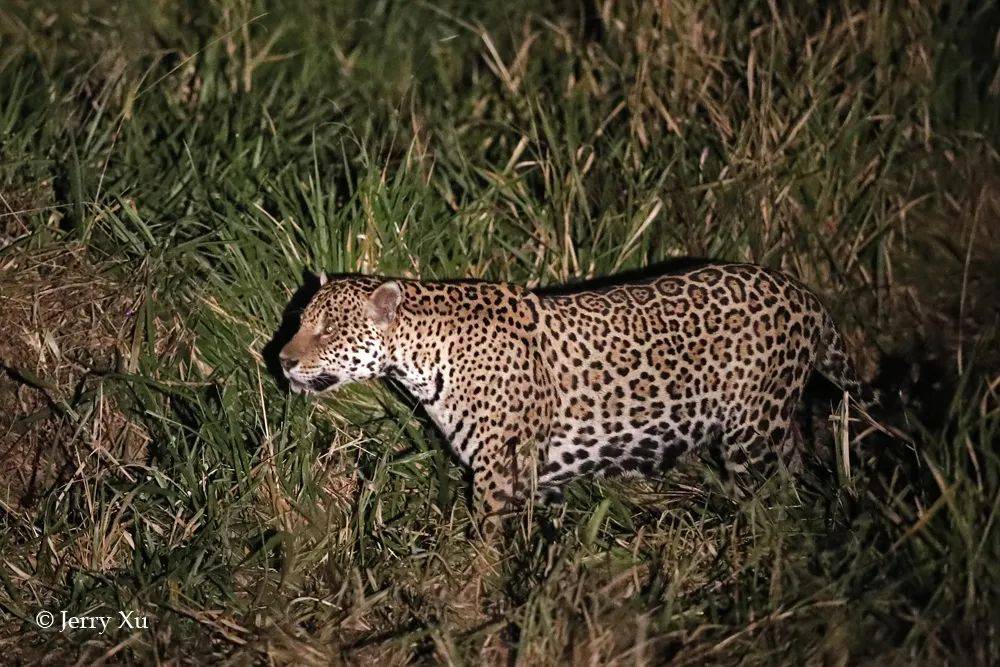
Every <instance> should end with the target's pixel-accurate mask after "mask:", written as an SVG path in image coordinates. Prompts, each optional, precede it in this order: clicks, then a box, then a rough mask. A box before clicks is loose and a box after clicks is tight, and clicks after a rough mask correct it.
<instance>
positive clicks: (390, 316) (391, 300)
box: [368, 282, 403, 331]
mask: <svg viewBox="0 0 1000 667" xmlns="http://www.w3.org/2000/svg"><path fill="white" fill-rule="evenodd" d="M402 300H403V290H402V289H400V287H399V283H397V282H387V283H382V284H381V285H379V286H378V288H377V289H376V290H375V291H374V292H372V293H371V296H369V297H368V316H369V317H370V318H372V321H373V322H374V323H375V326H376V327H378V328H379V329H381V330H382V331H385V330H386V329H388V328H389V326H390V325H391V324H392V323H393V322H395V321H396V311H397V310H398V309H399V303H400V301H402Z"/></svg>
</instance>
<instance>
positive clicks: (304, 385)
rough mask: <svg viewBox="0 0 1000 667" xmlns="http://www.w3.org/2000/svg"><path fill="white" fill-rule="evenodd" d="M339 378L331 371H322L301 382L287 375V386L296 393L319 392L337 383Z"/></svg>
mask: <svg viewBox="0 0 1000 667" xmlns="http://www.w3.org/2000/svg"><path fill="white" fill-rule="evenodd" d="M339 382H340V378H338V377H337V376H336V375H333V374H332V373H323V374H322V375H317V376H316V377H314V378H310V379H309V380H307V381H305V382H303V381H301V380H296V379H295V378H293V377H288V386H289V387H291V389H292V391H293V392H295V393H296V394H319V393H322V392H324V391H327V390H328V389H331V388H333V387H334V386H336V385H337V384H339Z"/></svg>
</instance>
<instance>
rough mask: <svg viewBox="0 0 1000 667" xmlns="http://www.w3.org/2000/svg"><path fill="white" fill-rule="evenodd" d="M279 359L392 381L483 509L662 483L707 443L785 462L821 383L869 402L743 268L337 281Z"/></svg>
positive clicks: (803, 312)
mask: <svg viewBox="0 0 1000 667" xmlns="http://www.w3.org/2000/svg"><path fill="white" fill-rule="evenodd" d="M280 356H281V363H282V366H283V368H284V372H285V375H286V377H287V378H288V380H289V382H290V384H291V386H292V388H293V389H295V390H297V391H307V392H319V391H326V390H331V389H334V388H336V387H339V386H341V385H343V384H345V383H348V382H353V381H357V380H363V379H366V378H374V377H380V376H389V377H393V378H396V379H398V380H399V382H401V383H402V384H403V385H404V386H405V387H406V388H407V389H408V390H409V391H410V392H411V393H412V394H413V396H414V397H416V398H417V399H418V400H419V401H421V402H422V403H423V405H424V406H425V408H426V410H427V413H428V414H429V415H430V416H431V417H432V418H433V419H434V421H435V422H436V423H437V425H438V427H440V429H441V431H442V432H443V433H444V434H445V435H446V436H447V438H448V441H449V442H450V444H451V447H452V449H453V451H454V453H455V454H456V455H457V457H458V458H459V459H460V460H461V461H462V462H463V463H465V464H466V465H467V466H469V467H470V468H471V469H472V473H473V480H474V486H475V491H476V493H477V495H478V496H479V498H481V500H482V502H483V503H484V504H485V509H486V511H487V512H497V511H500V510H503V509H504V508H505V507H506V506H508V505H509V504H510V503H511V502H512V501H514V500H517V499H520V498H523V497H524V496H525V495H527V494H528V493H529V492H530V491H542V492H545V491H550V492H558V489H559V486H560V485H561V484H563V483H565V482H566V481H568V480H570V479H573V478H575V477H579V476H581V475H587V474H596V475H605V476H610V475H621V474H641V475H656V474H658V473H661V472H662V471H665V470H667V469H669V468H671V467H672V466H673V465H674V464H675V462H676V461H677V460H678V459H679V458H680V457H681V456H684V455H686V454H689V453H691V452H695V451H698V450H699V449H700V448H706V447H711V448H713V449H714V450H715V451H718V452H719V453H720V454H721V455H722V458H723V462H724V464H725V466H724V468H725V470H728V471H730V472H738V471H744V470H746V469H747V468H749V467H750V466H752V465H754V464H756V463H760V462H763V463H768V462H771V461H774V460H775V459H777V458H778V457H783V456H786V455H789V454H790V452H791V450H792V443H793V438H792V437H791V434H790V426H791V419H792V415H793V411H794V409H795V407H796V405H797V403H798V401H799V398H800V395H801V393H802V389H803V386H804V384H805V382H806V380H807V378H808V376H809V374H810V373H811V372H812V371H813V370H817V371H819V372H821V373H822V374H824V375H826V376H827V377H828V378H829V379H830V380H832V381H833V382H834V383H836V384H838V385H840V386H841V387H842V388H843V389H845V390H847V391H849V392H852V393H853V394H854V395H855V396H857V397H859V398H860V396H861V392H862V386H861V384H860V383H859V382H858V380H857V378H856V377H855V373H854V371H853V369H852V367H851V364H850V362H849V360H848V356H847V354H846V351H845V350H844V347H843V343H842V340H841V337H840V335H839V334H838V332H837V330H836V327H835V326H834V324H833V322H832V320H831V318H830V315H829V313H828V312H827V310H826V309H825V308H824V307H823V306H822V305H821V303H820V301H819V300H818V299H817V298H816V296H814V295H813V294H812V293H811V292H809V291H808V290H807V289H806V288H804V287H803V286H801V285H800V284H798V283H797V282H795V281H793V280H792V279H790V278H788V277H786V276H784V275H782V274H779V273H776V272H772V271H769V270H766V269H764V268H761V267H759V266H754V265H748V264H727V265H713V266H708V267H704V268H700V269H697V270H692V271H688V272H686V273H680V274H673V275H665V276H661V277H658V278H655V279H653V280H650V281H646V282H642V283H630V284H623V285H620V286H616V287H613V288H610V289H606V290H600V291H578V292H575V293H569V294H564V295H558V296H556V295H542V294H538V293H535V292H532V291H529V290H527V289H524V288H522V287H518V286H514V285H506V284H492V283H461V282H456V283H431V282H418V281H412V280H386V279H383V278H376V277H367V276H365V277H358V276H349V277H341V278H337V279H334V280H332V281H330V282H328V283H327V284H325V285H324V286H323V287H321V289H320V290H319V292H318V293H317V294H316V296H315V297H314V298H313V299H312V301H311V302H310V304H309V305H308V306H307V307H306V309H305V311H304V313H303V315H302V321H301V327H300V329H299V331H298V333H297V334H296V335H295V337H294V338H293V339H292V340H291V341H290V342H289V343H288V344H287V345H286V346H285V347H284V349H283V350H282V351H281V355H280Z"/></svg>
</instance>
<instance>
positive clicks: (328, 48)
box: [0, 0, 1000, 665]
mask: <svg viewBox="0 0 1000 667" xmlns="http://www.w3.org/2000/svg"><path fill="white" fill-rule="evenodd" d="M800 4H801V6H797V7H793V6H791V5H788V6H786V5H784V4H782V3H764V2H724V3H711V4H706V3H697V2H688V1H686V0H682V1H678V2H673V3H653V2H647V3H634V4H629V3H613V2H601V1H597V2H583V3H581V4H577V3H573V2H559V3H552V4H551V5H545V4H538V3H529V2H516V3H506V4H505V3H474V2H462V1H461V0H454V1H450V2H442V3H393V2H388V1H387V0H380V1H375V2H357V1H351V0H345V1H343V2H338V3H323V2H310V1H308V0H280V1H276V2H274V3H267V4H266V5H265V3H263V2H254V1H250V0H233V1H230V2H222V1H218V0H213V1H211V2H202V3H113V2H103V1H99V0H98V1H95V2H92V3H89V5H88V6H89V9H88V10H87V11H84V10H82V9H80V8H79V7H78V5H77V3H70V2H65V3H59V2H41V3H39V2H28V1H22V0H13V2H8V3H6V4H5V5H4V6H3V7H2V8H0V90H2V91H4V93H5V94H4V95H2V96H0V332H2V336H0V362H2V364H3V370H4V374H3V375H0V410H2V412H3V414H4V415H6V418H5V419H3V420H0V451H2V455H0V470H2V476H0V482H2V483H0V489H2V495H0V521H2V526H3V531H2V533H0V583H2V586H0V608H2V609H3V613H4V616H3V619H4V621H3V627H2V630H0V637H3V639H0V646H2V647H3V651H4V653H5V656H6V657H8V658H9V659H11V660H12V661H15V662H33V661H36V660H41V659H43V658H44V659H47V660H49V661H50V662H56V663H61V662H68V661H80V662H91V661H95V660H96V661H101V660H104V661H110V662H120V661H139V662H169V661H198V662H200V661H205V660H208V659H216V660H224V661H230V662H239V663H243V662H257V661H260V662H265V661H266V662H279V663H283V662H297V663H298V662H302V663H323V664H326V663H329V662H360V661H375V660H378V661H382V662H385V663H390V664H399V663H406V662H414V661H417V662H447V663H478V662H487V663H491V662H499V661H501V660H516V661H517V662H519V663H520V664H526V665H533V664H552V663H564V662H567V663H572V664H584V663H636V664H640V663H663V662H672V663H676V664H692V663H703V662H711V663H745V664H761V663H768V664H771V663H781V664H787V663H793V664H797V663H815V664H819V663H831V664H854V663H859V662H867V663H879V664H886V663H900V664H914V663H916V664H924V663H953V664H982V665H987V664H996V662H997V661H998V659H1000V638H998V636H997V628H998V627H1000V618H998V613H997V609H1000V594H998V593H1000V571H998V569H997V567H996V563H997V561H998V559H1000V528H998V525H997V524H998V521H1000V518H998V514H1000V494H998V490H1000V458H998V451H997V442H998V441H1000V402H998V388H1000V356H998V353H997V352H998V350H1000V345H998V343H1000V335H998V330H997V325H998V320H997V311H996V303H997V302H998V300H1000V289H998V285H1000V279H998V278H1000V274H998V272H997V266H1000V264H998V259H1000V245H998V242H997V240H996V238H995V229H994V228H995V224H996V220H997V219H998V215H1000V182H998V179H997V174H998V173H1000V171H998V167H1000V156H998V153H997V147H998V142H997V139H998V136H1000V100H998V83H997V82H998V78H997V77H998V76H1000V74H998V71H1000V70H998V68H997V64H996V63H997V59H996V56H997V53H996V47H995V44H996V41H995V40H996V36H997V32H996V26H997V24H998V21H997V19H998V16H1000V8H998V6H997V5H996V3H994V2H986V3H971V2H961V1H954V2H949V1H945V0H942V1H940V2H929V3H896V2H888V1H878V0H872V1H869V2H865V3H817V4H816V6H812V5H807V4H805V3H800ZM678 256H710V257H716V258H725V259H733V260H748V261H755V262H759V263H763V264H766V265H769V266H773V267H776V268H781V269H783V270H785V271H787V272H789V273H791V274H793V275H795V276H797V277H799V278H800V279H801V280H802V281H804V282H805V283H807V284H808V285H810V286H811V287H813V288H814V289H815V290H816V291H817V292H819V293H820V294H822V295H823V296H824V297H825V299H826V301H827V302H828V303H829V304H830V306H831V308H832V309H833V310H834V312H835V313H836V317H837V320H838V321H839V322H841V324H842V326H843V328H844V330H845V331H846V332H847V334H848V338H849V339H850V341H851V343H852V347H853V348H854V349H855V351H856V352H857V356H858V357H859V361H860V362H861V364H860V365H861V367H862V369H863V370H864V371H865V374H866V375H867V376H868V377H870V378H872V379H873V381H874V382H875V383H876V384H879V385H880V386H881V387H882V388H883V389H885V390H887V391H888V393H889V394H890V395H891V396H893V399H892V400H891V401H890V403H889V405H888V406H887V408H886V410H885V411H884V414H882V415H879V418H880V420H881V421H882V422H883V423H885V424H886V425H888V426H891V427H892V428H893V429H896V430H897V431H899V432H901V433H903V434H905V436H906V438H908V439H910V440H912V444H907V443H905V442H904V441H903V440H902V439H893V438H887V437H885V436H884V435H882V434H880V433H878V432H877V431H874V430H873V429H871V428H869V427H868V426H867V424H866V423H865V422H861V421H851V422H850V423H845V422H844V421H843V420H841V419H837V418H836V415H835V416H834V419H833V420H832V421H831V420H828V418H827V415H828V412H823V411H822V410H817V411H816V414H815V417H816V418H815V419H813V420H812V421H813V422H814V425H815V428H813V429H812V430H810V431H808V432H807V433H808V434H807V438H806V440H807V445H808V447H809V450H810V463H809V465H808V466H807V470H806V472H805V473H804V474H803V475H802V476H801V477H798V478H796V479H780V478H778V479H775V480H772V482H770V483H769V484H768V485H766V486H765V487H764V489H762V491H761V492H760V493H758V494H757V495H755V496H754V497H751V498H750V499H748V500H746V501H741V502H735V501H733V500H730V499H728V498H726V497H724V496H722V495H720V494H719V493H718V492H717V487H716V486H715V485H714V484H713V483H712V480H711V473H710V472H709V471H707V469H706V468H704V467H703V466H697V465H695V466H691V468H690V469H684V470H681V471H678V472H677V473H676V474H672V475H671V476H670V477H669V478H668V479H666V480H664V481H663V482H659V483H652V482H650V483H623V482H600V483H597V482H580V483H576V484H574V485H573V486H572V488H571V489H570V493H569V501H568V504H567V506H566V508H565V509H564V510H561V512H562V514H563V515H564V516H562V528H561V529H560V530H558V531H555V532H554V533H551V532H547V531H546V530H544V527H545V525H547V523H548V522H549V518H551V517H549V518H547V517H546V516H545V514H546V511H545V510H541V509H539V510H536V512H535V514H533V515H532V516H528V517H525V518H524V520H523V521H522V522H521V524H519V525H520V529H519V531H518V533H517V536H516V538H515V539H514V540H513V541H512V542H511V543H510V544H507V545H505V546H504V548H503V549H502V550H501V552H500V553H498V554H492V553H490V552H489V550H487V549H484V548H483V546H482V545H481V544H480V543H479V542H477V541H476V540H475V539H471V540H470V539H469V532H470V529H471V528H470V527H471V523H472V522H471V520H470V512H469V507H468V502H467V484H466V481H465V479H464V477H463V474H462V471H461V470H460V469H459V468H458V467H457V466H455V465H454V464H453V463H452V462H451V460H450V459H449V458H448V457H447V456H446V455H445V454H444V453H443V451H442V447H441V446H442V442H441V437H440V436H439V435H437V434H436V433H435V432H434V431H433V430H432V429H431V428H430V425H429V424H428V423H427V420H426V419H425V418H423V417H422V415H421V414H420V412H419V411H418V410H416V409H415V406H414V405H413V404H412V403H411V402H409V401H408V400H407V399H406V398H405V397H404V396H401V395H399V394H397V393H395V392H394V391H392V390H391V388H389V387H386V386H382V385H377V384H371V385H364V386H358V387H353V388H350V389H346V390H343V391H341V392H338V393H337V394H336V395H335V396H332V397H329V398H326V399H323V400H320V401H305V400H303V399H301V398H299V397H293V396H291V395H289V394H288V393H286V392H285V391H284V390H283V389H282V388H281V387H279V385H278V384H277V383H276V381H275V379H274V377H273V376H272V375H271V374H270V373H269V371H268V366H267V362H266V359H265V353H264V350H265V349H266V346H267V344H268V343H269V341H270V340H271V339H272V337H273V336H274V334H275V332H276V331H277V330H278V328H279V326H280V324H281V322H282V316H283V313H284V312H285V310H286V307H287V306H288V304H289V302H290V300H291V299H292V297H293V295H294V294H295V293H296V291H297V290H298V289H299V288H300V286H302V285H303V284H308V283H309V282H310V281H311V280H312V277H311V276H312V274H313V273H315V272H318V271H319V270H321V269H325V270H326V271H328V272H338V271H364V272H378V273H385V274H394V275H407V276H419V277H423V278H445V277H448V278H452V277H480V278H487V279H493V280H510V281H516V282H521V283H526V284H530V285H551V284H558V283H561V282H566V281H570V280H576V279H582V278H586V277H593V276H599V275H605V274H609V273H613V272H616V271H620V270H625V269H631V268H637V267H643V266H646V265H649V264H651V263H654V262H657V261H660V260H664V259H668V258H671V257H678ZM820 403H823V401H822V400H820ZM821 407H822V406H821ZM827 407H828V406H827ZM845 429H846V431H845ZM842 437H846V438H848V439H849V440H850V442H851V443H852V450H853V452H854V454H853V455H852V464H853V467H852V469H851V470H850V471H849V472H850V474H849V475H847V474H846V473H847V472H848V471H845V470H840V469H838V466H837V464H836V463H835V461H836V457H835V450H836V446H835V444H834V443H835V442H840V441H841V438H842ZM40 610H51V611H54V612H56V613H58V611H59V610H68V611H69V613H70V614H79V615H88V614H89V615H100V614H111V615H115V616H116V615H117V613H118V611H119V610H125V611H128V610H134V611H136V612H137V613H139V614H145V615H147V616H148V618H149V623H148V625H149V627H148V628H147V629H140V630H128V629H109V631H107V632H105V633H104V634H98V633H97V632H95V631H85V630H76V631H67V632H55V631H43V630H41V629H39V628H38V627H37V625H36V623H35V620H34V619H35V615H36V614H37V613H38V612H39V611H40Z"/></svg>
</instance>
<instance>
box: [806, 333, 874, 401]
mask: <svg viewBox="0 0 1000 667" xmlns="http://www.w3.org/2000/svg"><path fill="white" fill-rule="evenodd" d="M825 319H826V322H824V326H823V347H822V349H821V351H820V354H819V358H818V359H817V362H816V370H817V371H819V372H820V373H821V374H822V375H823V376H824V377H825V378H826V379H828V380H830V382H832V383H834V384H835V385H837V386H838V387H839V388H841V389H843V390H844V391H846V392H847V393H848V394H849V395H850V397H851V399H852V400H853V401H854V402H855V403H857V404H858V406H859V407H860V408H861V409H862V410H869V409H871V408H873V407H875V406H877V405H879V403H880V399H881V397H880V396H879V392H878V391H876V390H874V389H872V388H871V387H869V386H868V385H866V384H864V383H863V382H861V381H860V380H858V375H857V373H856V372H855V370H854V364H853V363H851V358H850V357H849V356H848V354H847V349H846V348H845V347H844V339H843V338H842V337H841V335H840V332H839V331H837V326H836V325H835V324H834V323H833V319H832V318H831V317H830V316H829V315H826V318H825Z"/></svg>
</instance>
